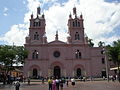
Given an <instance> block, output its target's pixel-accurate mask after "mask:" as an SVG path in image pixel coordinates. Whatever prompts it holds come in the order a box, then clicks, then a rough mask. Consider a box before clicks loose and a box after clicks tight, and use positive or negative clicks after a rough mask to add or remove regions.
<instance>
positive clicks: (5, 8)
mask: <svg viewBox="0 0 120 90" xmlns="http://www.w3.org/2000/svg"><path fill="white" fill-rule="evenodd" d="M3 15H4V16H8V8H7V7H4V9H3Z"/></svg>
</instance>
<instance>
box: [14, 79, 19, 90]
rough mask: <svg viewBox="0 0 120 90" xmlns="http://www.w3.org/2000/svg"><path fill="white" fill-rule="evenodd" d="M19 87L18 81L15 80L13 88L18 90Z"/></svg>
mask: <svg viewBox="0 0 120 90" xmlns="http://www.w3.org/2000/svg"><path fill="white" fill-rule="evenodd" d="M19 88H20V82H19V81H17V82H16V83H15V90H19Z"/></svg>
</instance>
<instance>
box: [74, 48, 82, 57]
mask: <svg viewBox="0 0 120 90" xmlns="http://www.w3.org/2000/svg"><path fill="white" fill-rule="evenodd" d="M75 57H76V59H81V52H80V51H79V50H77V51H76V52H75Z"/></svg>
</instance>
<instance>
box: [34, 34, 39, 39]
mask: <svg viewBox="0 0 120 90" xmlns="http://www.w3.org/2000/svg"><path fill="white" fill-rule="evenodd" d="M34 40H39V34H38V32H35V34H34Z"/></svg>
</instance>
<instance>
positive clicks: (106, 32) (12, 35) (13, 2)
mask: <svg viewBox="0 0 120 90" xmlns="http://www.w3.org/2000/svg"><path fill="white" fill-rule="evenodd" d="M74 5H75V6H76V8H77V13H78V15H80V14H81V12H82V14H83V17H84V25H85V33H86V34H87V36H88V37H89V38H92V39H93V41H94V43H96V44H97V43H98V42H99V41H100V40H101V41H104V42H106V43H107V44H110V43H111V42H112V41H114V40H117V39H120V0H0V44H12V43H13V42H14V43H15V44H16V45H23V44H24V43H25V37H26V36H27V35H28V27H29V18H30V15H31V13H32V12H33V13H34V16H35V15H36V7H37V6H40V7H41V9H42V11H41V12H42V13H44V14H45V18H46V33H47V37H48V41H53V40H54V36H55V32H56V30H59V39H60V40H62V41H66V37H67V36H68V35H67V31H68V30H67V20H68V16H69V13H70V12H72V8H73V7H74ZM63 34H64V35H63Z"/></svg>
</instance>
